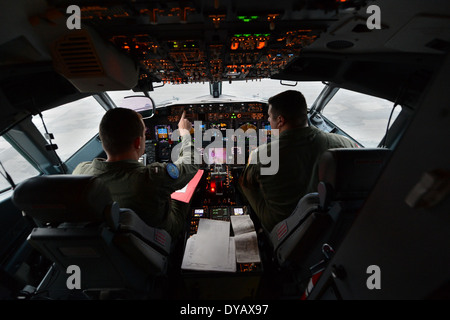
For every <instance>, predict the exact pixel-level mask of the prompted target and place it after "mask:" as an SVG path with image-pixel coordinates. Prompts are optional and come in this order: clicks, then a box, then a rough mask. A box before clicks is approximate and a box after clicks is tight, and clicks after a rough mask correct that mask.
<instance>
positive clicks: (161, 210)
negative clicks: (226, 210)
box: [73, 108, 199, 241]
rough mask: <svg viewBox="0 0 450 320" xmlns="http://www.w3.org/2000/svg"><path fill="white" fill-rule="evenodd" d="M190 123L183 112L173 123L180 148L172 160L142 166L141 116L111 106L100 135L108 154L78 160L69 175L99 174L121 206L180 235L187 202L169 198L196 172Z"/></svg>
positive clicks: (143, 137)
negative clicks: (175, 157) (87, 159)
mask: <svg viewBox="0 0 450 320" xmlns="http://www.w3.org/2000/svg"><path fill="white" fill-rule="evenodd" d="M191 127H192V124H191V122H190V121H189V120H187V119H186V118H185V112H183V115H182V116H181V119H180V120H179V122H178V128H179V133H180V136H181V148H180V154H179V157H178V159H177V160H176V161H175V162H173V163H152V164H149V165H144V164H143V163H141V162H140V161H139V158H140V157H141V156H142V155H143V154H144V152H145V129H146V128H145V124H144V121H143V119H142V116H141V115H140V114H139V113H137V112H135V111H133V110H130V109H125V108H115V109H111V110H108V111H107V112H106V113H105V115H104V116H103V118H102V120H101V122H100V127H99V135H100V139H101V141H102V145H103V149H104V150H105V152H106V155H107V159H102V158H96V159H94V160H93V161H89V162H82V163H80V164H79V165H78V166H77V167H76V168H75V170H74V171H73V174H87V175H94V176H98V177H100V179H101V180H102V181H103V182H105V183H106V185H107V186H108V188H109V190H110V192H111V195H112V198H113V199H114V201H116V202H117V203H118V204H119V206H120V207H121V208H130V209H132V210H133V211H135V212H136V213H137V214H138V215H139V216H140V218H141V219H142V220H143V221H144V222H146V223H147V224H148V225H149V226H152V227H157V228H161V229H165V230H166V231H167V232H168V233H169V234H170V235H171V236H172V239H174V241H175V240H176V239H177V238H178V237H182V234H183V231H184V230H185V227H186V219H187V214H188V212H189V204H188V203H184V202H180V201H177V200H172V199H171V194H172V193H173V192H174V191H176V190H179V189H181V188H183V187H184V186H185V185H186V184H187V183H188V182H189V181H190V180H191V179H192V178H193V177H194V175H195V174H196V173H197V171H198V168H199V165H198V164H195V163H194V162H195V161H194V157H195V156H196V154H197V151H196V150H195V148H194V146H193V144H192V140H191V135H190V132H189V130H190V129H191Z"/></svg>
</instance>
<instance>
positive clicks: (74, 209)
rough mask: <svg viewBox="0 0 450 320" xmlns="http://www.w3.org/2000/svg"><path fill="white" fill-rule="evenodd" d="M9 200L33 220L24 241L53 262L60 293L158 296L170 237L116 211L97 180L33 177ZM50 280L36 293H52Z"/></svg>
mask: <svg viewBox="0 0 450 320" xmlns="http://www.w3.org/2000/svg"><path fill="white" fill-rule="evenodd" d="M13 202H14V204H15V205H16V206H17V207H18V208H20V209H21V210H22V212H23V214H24V215H26V216H28V217H29V218H31V219H33V220H34V221H35V223H36V225H37V227H36V228H34V229H33V230H32V232H31V234H30V235H29V237H28V239H27V240H28V242H29V243H30V244H31V245H32V246H33V247H34V248H36V249H37V250H38V251H39V252H40V253H41V254H42V255H43V256H44V257H46V258H47V259H49V260H50V261H51V262H52V263H53V264H52V267H51V270H49V272H48V274H47V276H48V277H54V274H55V273H57V274H59V277H60V278H61V279H62V280H61V281H60V282H61V283H62V285H61V287H62V288H59V289H58V290H61V292H62V291H64V290H63V289H65V291H66V292H67V290H69V292H74V291H77V290H78V292H79V293H81V297H86V298H87V299H110V298H111V299H112V298H113V297H118V296H120V297H124V296H125V297H126V298H139V297H145V298H149V297H150V298H151V297H153V296H154V295H155V294H156V295H157V293H155V292H156V291H157V290H159V289H157V286H159V285H158V283H160V282H161V279H164V277H165V275H166V272H167V267H168V259H169V254H170V251H171V237H170V235H169V234H168V233H167V232H166V231H165V230H161V229H157V228H153V227H150V226H148V225H146V224H145V223H144V222H143V221H142V220H141V219H140V218H139V217H138V216H137V214H136V213H135V212H133V211H132V210H130V209H126V208H119V206H118V204H117V203H116V202H114V201H113V200H112V198H111V195H110V193H109V190H108V188H107V187H106V185H104V184H103V183H102V182H101V180H100V179H99V178H97V177H93V176H86V175H50V176H37V177H33V178H30V179H28V180H26V181H24V182H22V183H21V184H19V185H18V186H17V188H16V189H15V191H14V194H13ZM75 272H78V278H76V275H75ZM48 277H45V278H44V279H43V281H42V282H41V284H40V286H39V287H38V288H37V293H39V292H42V291H44V290H45V291H49V290H50V289H51V288H48V286H50V285H51V284H52V283H53V282H55V280H54V279H53V280H51V279H50V280H49V279H46V278H48ZM162 282H164V280H162ZM37 293H36V294H37ZM119 293H120V294H119Z"/></svg>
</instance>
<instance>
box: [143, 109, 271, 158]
mask: <svg viewBox="0 0 450 320" xmlns="http://www.w3.org/2000/svg"><path fill="white" fill-rule="evenodd" d="M267 109H268V106H267V104H265V103H261V102H232V103H231V102H230V103H198V104H179V105H173V106H167V107H165V108H162V109H157V111H156V114H155V116H154V117H153V118H151V119H146V120H145V121H146V126H147V137H146V138H147V147H148V148H150V149H149V150H147V153H148V152H150V153H152V156H149V155H147V157H148V160H151V161H157V162H168V161H170V155H171V149H172V148H173V147H174V145H176V144H177V143H178V142H179V141H174V139H172V134H173V132H174V131H175V130H177V129H178V122H179V120H180V118H181V115H182V114H183V112H184V111H186V118H187V119H189V121H191V122H192V129H191V136H192V139H193V141H194V144H195V145H196V147H197V151H198V152H199V153H200V155H201V156H202V159H203V160H206V161H204V162H203V164H204V165H205V164H206V165H211V164H222V163H229V164H230V163H232V165H234V164H235V165H242V164H244V163H245V162H246V161H247V159H248V156H249V154H250V152H251V151H252V150H253V149H254V148H255V147H256V145H257V144H258V142H259V139H260V136H259V135H260V134H262V135H263V136H264V137H266V138H265V139H267V141H270V137H271V128H270V123H269V121H268V120H267V118H268V116H267ZM208 129H216V130H212V131H211V132H210V135H209V136H207V137H206V135H205V132H206V131H207V130H208ZM228 129H232V130H228ZM237 129H241V130H242V131H243V133H244V134H246V138H245V144H244V145H242V144H240V145H239V144H237V140H236V134H237V132H236V130H237ZM249 129H252V130H254V132H250V131H248V130H249ZM196 130H201V134H200V135H199V133H198V132H197V133H196V132H195V131H196ZM259 130H262V132H260V131H259ZM199 138H200V139H202V141H201V142H199V141H197V143H195V139H199ZM203 138H205V139H203ZM220 138H221V139H222V142H223V148H217V147H215V148H210V149H209V152H208V154H204V151H205V147H206V146H208V145H209V144H211V142H212V141H214V142H215V140H216V139H219V141H220ZM231 139H232V142H233V143H234V146H233V148H232V149H231V153H230V150H229V151H228V153H226V151H225V142H227V141H229V140H231ZM149 141H150V143H149ZM267 141H266V140H265V141H264V142H267ZM153 149H154V150H153ZM229 153H230V154H229ZM240 155H244V158H245V162H244V163H242V161H232V160H236V158H237V157H238V156H240ZM239 159H242V157H240V158H239ZM208 160H211V161H208Z"/></svg>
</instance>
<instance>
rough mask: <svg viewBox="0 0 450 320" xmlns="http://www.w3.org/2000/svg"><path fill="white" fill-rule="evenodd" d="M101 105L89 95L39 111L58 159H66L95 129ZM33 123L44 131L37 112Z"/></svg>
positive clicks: (101, 114)
mask: <svg viewBox="0 0 450 320" xmlns="http://www.w3.org/2000/svg"><path fill="white" fill-rule="evenodd" d="M104 113H105V109H103V108H102V106H101V105H100V104H99V103H98V102H97V100H95V98H94V97H92V96H90V97H87V98H83V99H80V100H77V101H73V102H71V103H67V104H65V105H62V106H59V107H57V108H53V109H50V110H46V111H44V112H42V116H43V119H44V123H45V126H46V127H47V130H48V132H49V133H52V134H53V136H54V140H53V141H52V143H54V144H56V145H57V146H58V149H57V150H56V152H57V154H58V156H59V157H60V158H61V161H63V162H64V161H66V160H67V159H68V158H70V156H72V155H73V154H74V153H75V152H76V151H77V150H78V149H80V148H81V147H82V146H83V145H84V144H85V143H86V142H87V141H88V140H90V139H91V138H92V137H94V136H95V135H96V134H97V133H98V125H99V123H100V120H101V118H102V116H103V114H104ZM32 121H33V123H34V125H35V126H36V127H37V128H38V129H39V130H40V131H41V133H42V134H43V135H45V128H44V125H43V123H42V119H41V117H40V116H39V115H37V116H34V117H33V119H32Z"/></svg>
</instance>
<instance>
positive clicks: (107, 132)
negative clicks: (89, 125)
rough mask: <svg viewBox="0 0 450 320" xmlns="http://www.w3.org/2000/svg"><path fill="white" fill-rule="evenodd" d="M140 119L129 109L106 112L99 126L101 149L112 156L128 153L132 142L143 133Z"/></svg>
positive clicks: (137, 114)
mask: <svg viewBox="0 0 450 320" xmlns="http://www.w3.org/2000/svg"><path fill="white" fill-rule="evenodd" d="M141 118H142V116H141V115H140V114H139V113H137V112H136V111H134V110H131V109H126V108H114V109H111V110H108V111H107V112H106V113H105V114H104V116H103V118H102V120H101V122H100V126H99V135H100V140H101V141H102V145H103V149H104V150H105V151H106V152H108V153H110V154H114V155H117V154H121V153H123V152H126V151H128V150H129V149H130V147H131V146H132V144H133V142H134V140H135V139H136V138H138V137H140V136H142V132H143V131H144V125H143V124H142V120H141Z"/></svg>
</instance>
